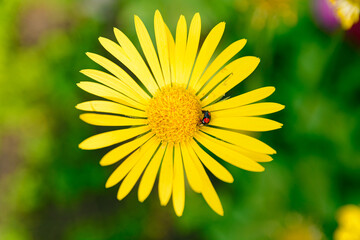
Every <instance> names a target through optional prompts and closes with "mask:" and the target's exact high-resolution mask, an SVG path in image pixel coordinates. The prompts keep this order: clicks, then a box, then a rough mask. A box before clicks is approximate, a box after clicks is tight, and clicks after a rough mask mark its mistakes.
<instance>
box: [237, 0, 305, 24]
mask: <svg viewBox="0 0 360 240" xmlns="http://www.w3.org/2000/svg"><path fill="white" fill-rule="evenodd" d="M235 7H236V8H237V9H238V10H239V11H240V12H243V13H249V12H251V13H252V17H251V21H250V24H251V27H252V29H253V28H255V29H257V30H262V29H264V28H266V27H270V28H277V27H279V25H285V26H287V27H292V26H294V25H296V24H297V21H298V13H297V11H298V9H297V8H298V7H297V0H236V1H235Z"/></svg>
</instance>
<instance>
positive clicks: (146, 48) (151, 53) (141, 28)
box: [134, 15, 165, 87]
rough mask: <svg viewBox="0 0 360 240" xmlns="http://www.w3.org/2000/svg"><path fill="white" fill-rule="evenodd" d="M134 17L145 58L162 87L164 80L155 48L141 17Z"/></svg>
mask: <svg viewBox="0 0 360 240" xmlns="http://www.w3.org/2000/svg"><path fill="white" fill-rule="evenodd" d="M134 19H135V28H136V33H137V35H138V38H139V41H140V45H141V48H142V50H143V53H144V55H145V57H146V60H147V62H148V64H149V66H150V69H151V71H152V73H153V74H154V76H155V79H156V81H157V83H158V85H159V87H163V86H165V81H164V77H163V75H162V72H161V68H160V63H159V59H158V56H157V54H156V52H155V48H154V45H153V43H152V41H151V38H150V35H149V33H148V31H147V30H146V27H145V25H144V23H143V22H142V21H141V19H140V18H139V17H138V16H136V15H135V16H134Z"/></svg>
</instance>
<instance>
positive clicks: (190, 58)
mask: <svg viewBox="0 0 360 240" xmlns="http://www.w3.org/2000/svg"><path fill="white" fill-rule="evenodd" d="M200 33H201V19H200V14H199V13H196V14H195V15H194V17H193V19H192V20H191V23H190V29H189V36H188V40H187V45H186V50H185V58H184V61H185V62H184V74H183V80H184V83H186V84H188V82H189V77H190V73H191V70H192V68H193V66H194V62H195V58H196V54H197V50H198V47H199V40H200Z"/></svg>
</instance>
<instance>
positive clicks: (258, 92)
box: [206, 87, 275, 111]
mask: <svg viewBox="0 0 360 240" xmlns="http://www.w3.org/2000/svg"><path fill="white" fill-rule="evenodd" d="M274 91H275V88H274V87H263V88H259V89H255V90H253V91H250V92H247V93H244V94H241V95H238V96H236V97H233V98H230V99H226V100H223V101H220V102H217V103H215V104H211V105H209V106H207V107H206V109H207V110H208V111H217V110H221V109H229V108H236V107H239V106H243V105H246V104H249V103H253V102H257V101H260V100H262V99H264V98H266V97H268V96H270V95H271V94H272V93H273V92H274Z"/></svg>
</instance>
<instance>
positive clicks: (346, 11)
mask: <svg viewBox="0 0 360 240" xmlns="http://www.w3.org/2000/svg"><path fill="white" fill-rule="evenodd" d="M330 2H331V3H332V5H333V6H334V8H335V12H336V14H337V16H338V17H339V19H340V23H341V25H342V27H343V28H344V29H350V28H351V27H352V26H353V25H354V24H355V23H357V22H358V21H359V14H360V0H330Z"/></svg>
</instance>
